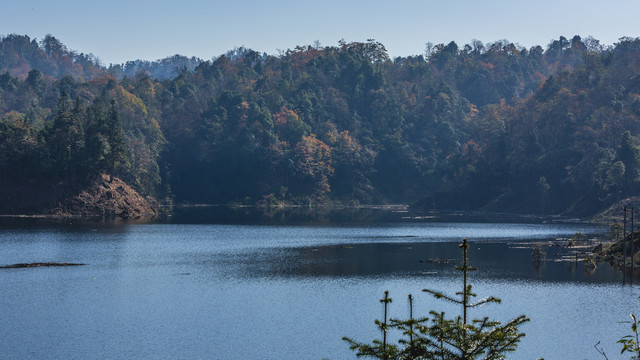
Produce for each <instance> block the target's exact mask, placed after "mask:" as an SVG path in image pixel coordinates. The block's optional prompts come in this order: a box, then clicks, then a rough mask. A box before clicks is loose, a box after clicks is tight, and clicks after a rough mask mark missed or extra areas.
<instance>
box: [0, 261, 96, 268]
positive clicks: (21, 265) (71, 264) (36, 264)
mask: <svg viewBox="0 0 640 360" xmlns="http://www.w3.org/2000/svg"><path fill="white" fill-rule="evenodd" d="M82 265H84V264H79V263H66V262H64V263H58V262H37V263H27V264H13V265H4V266H0V269H22V268H32V267H42V266H82Z"/></svg>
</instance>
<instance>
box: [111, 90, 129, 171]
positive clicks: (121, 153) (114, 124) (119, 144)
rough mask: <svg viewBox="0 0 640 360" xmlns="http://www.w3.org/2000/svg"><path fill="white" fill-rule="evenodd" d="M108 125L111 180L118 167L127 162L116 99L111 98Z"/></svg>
mask: <svg viewBox="0 0 640 360" xmlns="http://www.w3.org/2000/svg"><path fill="white" fill-rule="evenodd" d="M106 125H107V128H106V130H107V133H106V137H107V141H108V142H109V153H108V155H107V165H108V166H109V171H110V173H109V174H110V181H113V175H114V174H115V173H116V168H118V167H120V166H122V165H124V164H125V163H126V162H127V156H126V144H125V137H124V130H123V129H122V123H121V122H120V116H119V115H118V109H117V107H116V101H115V100H111V107H110V109H109V115H108V117H107V124H106Z"/></svg>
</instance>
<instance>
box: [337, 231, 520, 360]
mask: <svg viewBox="0 0 640 360" xmlns="http://www.w3.org/2000/svg"><path fill="white" fill-rule="evenodd" d="M468 247H469V245H468V243H467V239H463V242H462V244H461V245H460V248H462V249H463V264H462V266H458V267H456V269H457V270H460V271H462V278H463V288H462V291H460V292H457V293H456V295H459V296H460V298H456V297H452V296H447V295H445V294H443V293H441V292H438V291H434V290H429V289H425V290H423V291H424V292H427V293H430V294H432V295H433V296H434V297H435V298H437V299H445V300H447V301H450V302H453V303H455V304H459V305H461V307H462V316H460V315H459V316H457V317H456V318H454V319H447V318H446V317H445V314H444V312H436V311H433V310H432V311H430V312H429V314H430V318H421V319H415V318H414V317H413V298H412V297H411V296H410V297H409V305H410V307H409V308H410V315H409V320H393V319H392V320H390V325H387V323H386V316H385V322H383V323H380V322H379V321H376V324H378V327H380V329H381V330H382V331H383V336H384V342H382V343H381V342H380V341H379V340H374V341H373V345H369V344H364V343H359V342H357V341H354V340H351V339H349V338H346V337H345V338H343V340H345V341H347V342H348V343H349V344H350V348H351V349H352V350H355V351H356V356H358V357H373V358H378V359H439V360H473V359H487V360H489V359H491V360H495V359H504V358H505V354H506V353H508V352H512V351H515V350H516V348H517V345H518V343H519V342H520V339H521V338H522V337H523V336H524V333H521V332H519V331H518V327H519V326H520V325H522V324H523V323H525V322H527V321H529V319H528V318H527V317H526V316H524V315H522V316H519V317H517V318H515V319H513V320H511V321H509V322H507V323H505V324H501V323H500V322H498V321H493V320H490V319H489V318H488V317H484V318H481V319H473V320H471V321H468V318H467V316H468V310H469V309H471V308H474V307H477V306H480V305H482V304H487V303H500V302H501V300H500V299H498V298H495V297H489V298H486V299H483V300H480V301H478V302H475V303H472V302H471V301H470V300H471V298H473V297H475V296H476V294H474V293H473V292H472V287H471V285H468V284H467V275H468V272H469V271H474V270H476V269H475V268H473V267H471V266H469V265H468V256H467V249H468ZM387 298H388V292H385V299H387ZM386 306H387V302H385V309H386ZM385 314H386V311H385ZM388 327H389V328H397V329H399V330H402V331H403V335H405V336H408V338H409V339H408V340H407V339H400V340H399V344H400V345H403V346H404V348H399V347H397V346H395V345H388V344H386V332H387V328H388Z"/></svg>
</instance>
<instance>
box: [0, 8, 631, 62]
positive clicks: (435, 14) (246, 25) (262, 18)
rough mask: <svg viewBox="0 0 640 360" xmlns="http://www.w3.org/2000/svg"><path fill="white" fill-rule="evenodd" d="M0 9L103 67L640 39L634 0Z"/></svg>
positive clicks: (6, 29) (14, 28)
mask: <svg viewBox="0 0 640 360" xmlns="http://www.w3.org/2000/svg"><path fill="white" fill-rule="evenodd" d="M0 9H1V10H0V12H1V13H2V15H0V19H1V20H0V36H6V35H9V34H18V35H28V36H29V37H30V38H31V39H33V38H36V39H38V40H41V39H42V38H43V37H44V36H45V35H46V34H51V35H53V36H55V37H56V38H58V39H59V40H60V41H61V42H62V43H64V44H65V45H66V46H67V47H68V48H69V49H70V50H75V51H77V52H81V53H92V54H94V55H95V56H96V57H98V58H99V59H100V60H101V62H102V63H103V64H104V65H109V64H111V63H113V64H120V63H124V62H126V61H129V60H136V59H143V60H158V59H162V58H165V57H168V56H172V55H174V54H180V55H185V56H189V57H191V56H196V57H199V58H201V59H205V60H210V59H211V58H213V57H217V56H219V55H221V54H224V53H226V52H227V51H228V50H232V49H234V48H236V47H240V46H244V47H247V48H250V49H253V50H255V51H259V52H266V53H267V54H278V53H279V52H281V51H286V50H287V49H293V48H295V47H296V46H298V45H302V46H306V45H312V44H314V42H315V41H319V42H320V43H321V44H322V45H325V46H335V45H337V44H338V41H340V40H341V39H344V40H346V41H347V42H351V41H367V39H375V40H376V41H379V42H381V43H382V44H383V45H384V46H385V47H386V49H387V51H388V53H389V55H390V56H391V57H392V58H393V57H397V56H413V55H420V54H423V53H424V51H425V44H426V43H427V42H431V43H433V44H439V43H444V44H447V43H449V42H451V41H455V42H456V43H458V45H460V46H462V45H464V44H468V43H471V41H472V40H480V41H482V42H484V43H489V42H494V41H497V40H502V39H506V40H509V41H510V42H513V43H516V44H519V45H521V46H524V47H527V48H529V47H531V46H535V45H541V46H543V47H546V46H547V45H548V44H549V43H550V42H551V41H552V40H555V39H558V38H559V37H560V36H565V37H566V38H569V39H570V38H571V37H573V36H574V35H580V36H582V37H583V38H584V37H587V36H593V37H594V38H596V39H598V40H600V42H601V43H602V44H605V45H612V44H614V43H615V42H617V41H618V39H619V38H621V37H623V36H630V37H634V38H635V37H639V36H640V22H639V21H638V14H640V1H638V0H609V1H607V2H603V1H601V0H598V1H596V0H583V1H575V0H572V1H567V0H537V1H527V2H522V1H515V0H484V1H483V0H449V1H444V0H443V1H435V0H421V1H416V0H386V1H381V0H315V1H305V0H272V1H266V0H243V1H219V0H210V1H204V0H202V1H201V0H180V1H167V0H156V1H136V0H129V1H124V0H110V1H100V2H98V1H87V0H81V1H80V0H65V1H51V0H20V1H15V0H0Z"/></svg>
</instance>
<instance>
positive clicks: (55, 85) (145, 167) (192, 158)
mask: <svg viewBox="0 0 640 360" xmlns="http://www.w3.org/2000/svg"><path fill="white" fill-rule="evenodd" d="M27 50H28V51H27ZM16 58H17V59H18V60H16ZM171 59H173V60H171ZM69 64H71V65H69ZM172 65H175V67H174V68H173V69H172V71H173V72H172V73H173V74H174V75H173V76H170V75H168V74H169V73H168V72H167V69H168V68H169V67H171V66H172ZM154 69H155V70H154ZM133 71H137V72H136V73H135V74H133ZM152 72H156V75H153V74H152ZM639 94H640V39H638V38H621V39H620V40H619V42H618V43H616V44H614V45H612V46H603V45H601V44H600V43H599V41H597V40H596V39H593V38H591V37H588V38H585V39H582V38H581V37H580V36H574V37H573V38H571V39H567V38H565V37H560V38H559V39H558V40H553V41H552V42H550V43H549V44H548V45H547V46H546V48H543V47H542V46H535V47H531V48H528V49H527V48H524V47H521V46H519V45H517V44H514V43H511V42H508V41H506V40H503V41H497V42H493V43H486V44H485V43H482V42H480V41H473V42H472V43H471V44H466V45H464V46H459V45H458V44H456V43H455V42H451V43H449V44H437V45H433V44H427V48H426V51H425V53H424V54H421V55H416V56H408V57H398V58H395V59H391V58H389V56H388V54H387V51H386V49H385V47H384V45H383V44H381V43H379V42H376V41H375V40H368V41H366V42H346V41H340V42H339V43H338V45H337V46H321V45H320V44H319V43H316V44H315V45H314V46H311V45H309V46H298V47H296V48H294V49H290V50H288V51H286V52H283V53H282V54H280V55H278V56H268V55H266V54H261V53H258V52H256V51H254V50H251V49H246V48H239V49H234V50H233V51H230V52H228V53H226V54H224V55H221V56H219V57H217V58H215V59H213V60H211V61H203V60H199V59H193V58H192V59H188V58H185V57H180V56H175V57H173V58H167V59H165V60H163V61H158V62H154V63H149V62H141V61H135V62H129V63H127V64H124V65H123V66H114V65H112V66H110V67H108V68H107V67H104V66H102V65H100V63H99V61H97V59H96V58H95V57H94V56H93V55H83V54H77V53H76V52H73V51H69V50H68V49H66V47H64V45H62V43H61V42H59V41H58V40H57V39H55V38H54V37H52V36H48V37H47V38H46V39H45V40H43V41H41V42H40V43H38V42H37V41H35V40H31V39H29V38H28V37H21V36H16V35H10V36H7V37H4V38H0V118H1V120H0V139H2V141H1V142H0V147H2V153H1V154H0V156H1V157H0V168H2V169H6V170H5V171H3V176H2V178H1V180H0V181H2V184H0V185H1V187H2V188H3V189H5V192H11V190H10V189H12V188H15V186H16V184H24V183H25V182H32V183H38V184H61V183H62V184H66V185H70V184H77V185H78V186H80V185H81V184H82V183H83V182H85V181H86V179H89V178H91V176H93V175H95V173H98V172H107V173H111V174H113V175H115V176H119V177H121V178H122V179H123V180H125V181H126V182H128V183H130V184H131V185H132V186H134V187H135V188H136V189H137V190H138V191H140V192H141V193H143V194H148V195H152V196H155V197H157V198H159V199H173V200H174V201H176V202H188V203H250V204H255V203H264V202H266V203H278V202H289V203H305V204H306V203H309V202H315V203H319V202H320V203H322V202H331V201H339V202H343V203H390V202H402V203H413V202H416V205H417V206H422V207H428V208H439V209H474V210H477V209H485V210H500V211H516V212H534V213H554V214H557V213H566V214H569V213H570V214H581V215H584V214H589V213H592V212H594V211H597V210H598V209H601V208H602V207H604V206H607V205H609V204H611V203H613V202H615V201H617V200H619V199H622V198H624V197H626V196H630V195H633V194H635V193H636V192H637V190H638V186H639V185H638V175H639V174H638V169H639V168H640V165H639V164H638V161H639V158H638V147H637V136H638V134H639V133H640V132H639V130H640V129H639V127H638V124H640V122H639V121H638V120H639V118H638V116H640V95H639ZM99 119H102V120H99Z"/></svg>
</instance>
